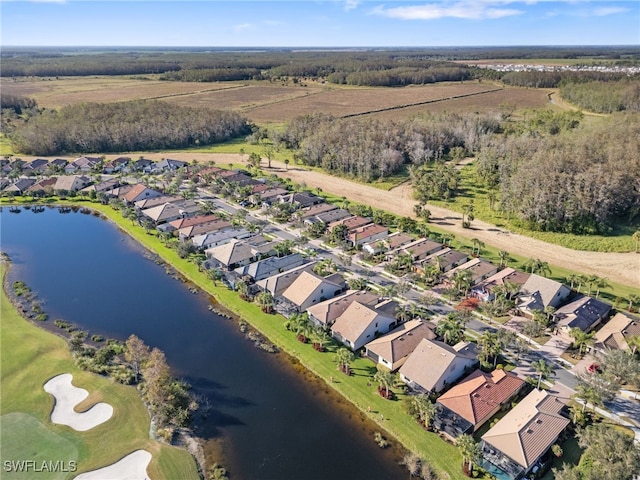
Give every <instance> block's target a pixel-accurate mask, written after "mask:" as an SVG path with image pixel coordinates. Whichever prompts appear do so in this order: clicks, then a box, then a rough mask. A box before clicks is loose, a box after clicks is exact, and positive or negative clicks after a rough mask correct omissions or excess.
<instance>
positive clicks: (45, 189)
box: [26, 177, 58, 196]
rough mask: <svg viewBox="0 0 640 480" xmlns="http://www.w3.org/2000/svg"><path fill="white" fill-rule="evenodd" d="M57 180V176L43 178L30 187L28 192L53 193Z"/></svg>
mask: <svg viewBox="0 0 640 480" xmlns="http://www.w3.org/2000/svg"><path fill="white" fill-rule="evenodd" d="M57 180H58V179H57V177H49V178H43V179H42V180H40V181H39V182H36V183H34V184H33V185H31V186H30V187H29V188H27V190H26V192H27V193H28V194H30V195H36V196H37V195H45V194H48V193H53V187H54V185H55V184H56V181H57Z"/></svg>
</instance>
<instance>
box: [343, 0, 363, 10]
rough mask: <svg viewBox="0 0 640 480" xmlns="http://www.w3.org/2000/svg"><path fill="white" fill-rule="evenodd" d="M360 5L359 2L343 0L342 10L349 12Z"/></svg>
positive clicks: (356, 0) (358, 0) (357, 0)
mask: <svg viewBox="0 0 640 480" xmlns="http://www.w3.org/2000/svg"><path fill="white" fill-rule="evenodd" d="M358 5H360V0H345V2H344V9H345V10H346V11H347V12H348V11H349V10H353V9H354V8H357V7H358Z"/></svg>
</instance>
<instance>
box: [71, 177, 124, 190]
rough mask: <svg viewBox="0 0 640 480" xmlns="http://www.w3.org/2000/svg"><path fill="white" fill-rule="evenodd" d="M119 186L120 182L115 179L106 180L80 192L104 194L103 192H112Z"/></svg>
mask: <svg viewBox="0 0 640 480" xmlns="http://www.w3.org/2000/svg"><path fill="white" fill-rule="evenodd" d="M119 185H120V180H118V179H117V178H107V179H106V180H103V181H101V182H98V183H94V184H93V185H89V186H88V187H84V188H83V189H81V190H80V191H81V192H87V193H90V192H96V193H104V192H108V191H109V190H113V189H114V188H116V187H118V186H119Z"/></svg>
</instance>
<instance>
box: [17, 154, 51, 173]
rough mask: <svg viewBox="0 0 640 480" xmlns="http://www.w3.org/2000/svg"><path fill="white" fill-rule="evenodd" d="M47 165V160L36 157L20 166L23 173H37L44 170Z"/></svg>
mask: <svg viewBox="0 0 640 480" xmlns="http://www.w3.org/2000/svg"><path fill="white" fill-rule="evenodd" d="M48 166H49V162H48V161H46V160H45V159H44V158H36V159H34V160H31V161H30V162H29V163H27V164H25V165H24V166H23V167H22V171H23V173H24V174H25V175H37V174H39V173H42V172H44V171H45V170H46V169H47V167H48Z"/></svg>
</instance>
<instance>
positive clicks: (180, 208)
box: [141, 200, 200, 225]
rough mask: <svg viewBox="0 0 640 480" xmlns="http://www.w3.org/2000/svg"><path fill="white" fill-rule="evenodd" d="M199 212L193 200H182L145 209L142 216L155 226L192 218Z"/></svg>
mask: <svg viewBox="0 0 640 480" xmlns="http://www.w3.org/2000/svg"><path fill="white" fill-rule="evenodd" d="M199 212H200V205H198V204H197V203H196V202H194V201H193V200H183V201H180V202H175V203H163V204H162V205H156V206H155V207H151V208H145V209H144V210H142V211H141V213H142V215H144V216H146V217H148V218H150V219H151V221H152V222H153V223H155V224H156V225H160V224H162V223H167V222H170V221H172V220H176V219H178V218H184V217H193V216H195V215H197V214H198V213H199Z"/></svg>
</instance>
